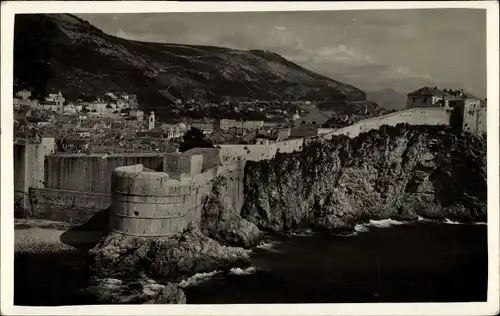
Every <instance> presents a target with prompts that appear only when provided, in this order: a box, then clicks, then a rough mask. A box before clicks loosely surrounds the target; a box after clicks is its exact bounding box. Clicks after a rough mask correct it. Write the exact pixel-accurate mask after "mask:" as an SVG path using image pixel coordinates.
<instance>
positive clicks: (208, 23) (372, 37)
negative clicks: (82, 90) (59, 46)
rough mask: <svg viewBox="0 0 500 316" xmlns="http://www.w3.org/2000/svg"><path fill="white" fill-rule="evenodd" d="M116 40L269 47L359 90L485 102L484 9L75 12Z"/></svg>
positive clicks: (302, 64)
mask: <svg viewBox="0 0 500 316" xmlns="http://www.w3.org/2000/svg"><path fill="white" fill-rule="evenodd" d="M77 15H78V16H79V17H80V18H83V19H85V20H87V21H89V22H90V23H91V24H93V25H94V26H96V27H98V28H100V29H101V30H103V31H104V32H106V33H108V34H111V35H116V36H119V37H123V38H127V39H133V40H141V41H151V42H164V43H179V44H197V45H214V46H224V47H230V48H236V49H244V50H246V49H262V50H269V51H273V52H275V53H278V54H280V55H282V56H283V57H285V58H287V59H289V60H291V61H293V62H295V63H298V64H299V65H301V66H303V67H306V68H308V69H311V70H313V71H316V72H318V73H321V74H323V75H326V76H329V77H331V78H333V79H335V80H338V81H342V82H345V83H349V84H353V85H354V86H356V87H358V88H360V89H362V90H365V91H375V90H380V89H384V88H392V89H395V90H397V91H399V92H402V93H408V92H410V91H412V90H415V89H418V88H420V87H422V86H424V85H429V86H440V87H443V88H450V87H452V88H464V89H465V90H467V91H469V92H471V93H473V94H475V95H477V96H478V97H482V98H484V97H486V11H485V10H479V9H419V10H370V11H313V12H298V11H295V12H237V13H234V12H219V13H141V14H135V13H134V14H132V13H127V14H77Z"/></svg>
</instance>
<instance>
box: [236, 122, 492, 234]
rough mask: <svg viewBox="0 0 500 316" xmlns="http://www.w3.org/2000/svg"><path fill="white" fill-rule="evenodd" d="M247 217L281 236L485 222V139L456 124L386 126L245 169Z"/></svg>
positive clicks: (314, 144) (312, 145)
mask: <svg viewBox="0 0 500 316" xmlns="http://www.w3.org/2000/svg"><path fill="white" fill-rule="evenodd" d="M245 168H246V169H245V180H244V186H245V188H244V190H245V192H246V196H245V204H244V206H243V209H242V211H241V214H242V217H243V218H246V219H247V220H249V221H250V222H253V223H255V224H256V225H257V226H258V227H259V228H260V229H269V230H274V231H281V230H290V229H295V228H297V226H300V225H306V226H309V227H315V228H319V229H325V230H330V231H331V230H339V229H340V230H343V229H350V228H351V229H352V228H353V226H354V224H355V223H356V222H359V221H366V220H368V219H383V218H403V219H413V218H416V217H417V216H422V217H429V218H435V219H443V218H449V219H453V220H458V221H463V222H467V221H485V220H486V205H487V201H486V191H487V190H486V174H487V172H486V142H485V141H484V139H482V138H478V137H476V136H474V135H472V134H468V133H460V132H458V131H456V130H453V129H451V128H449V127H444V126H443V127H441V126H436V127H431V126H408V125H406V124H399V125H398V126H396V127H390V126H384V127H382V128H381V129H380V130H372V131H370V132H368V133H364V134H361V135H360V136H359V137H356V138H354V139H350V138H348V137H346V136H338V137H334V138H333V139H332V140H329V141H327V140H323V141H320V142H314V141H311V142H308V144H307V145H305V147H304V150H303V151H302V152H295V153H290V154H278V155H276V157H275V158H274V159H271V160H268V161H259V162H248V163H247V164H246V167H245Z"/></svg>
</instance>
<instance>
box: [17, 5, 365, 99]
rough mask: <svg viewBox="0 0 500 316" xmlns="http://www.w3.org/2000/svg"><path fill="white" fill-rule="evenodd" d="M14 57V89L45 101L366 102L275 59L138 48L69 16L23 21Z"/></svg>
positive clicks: (219, 50) (209, 49)
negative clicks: (108, 95) (114, 96)
mask: <svg viewBox="0 0 500 316" xmlns="http://www.w3.org/2000/svg"><path fill="white" fill-rule="evenodd" d="M14 54H15V56H16V57H15V60H14V78H15V84H16V85H17V87H18V88H30V89H32V90H34V96H36V97H39V98H40V97H43V95H46V94H47V93H49V92H55V91H56V90H60V91H61V92H62V93H63V94H64V95H66V96H68V97H69V98H73V99H74V98H84V99H85V98H92V97H95V96H97V95H102V94H104V93H105V92H107V91H123V92H127V93H134V94H137V96H138V98H139V101H140V105H141V107H145V108H151V109H153V108H167V107H172V106H174V103H175V99H197V100H221V99H222V98H227V97H229V98H236V99H238V98H252V99H259V100H311V101H324V100H329V101H335V102H339V103H346V104H347V102H349V101H363V100H366V94H365V93H364V92H363V91H362V90H360V89H358V88H356V87H354V86H352V85H349V84H345V83H342V82H339V81H336V80H334V79H332V78H328V77H326V76H324V75H320V74H317V73H315V72H313V71H311V70H308V69H305V68H303V67H301V66H300V65H297V64H295V63H293V62H291V61H289V60H287V59H285V58H284V57H282V56H280V55H278V54H276V53H272V52H266V51H261V50H248V51H243V50H237V49H231V48H225V47H217V46H201V45H183V44H169V43H153V42H141V41H133V40H128V39H123V38H120V37H117V36H113V35H109V34H106V33H104V32H103V31H102V30H100V29H98V28H96V27H94V26H93V25H91V24H90V23H89V22H87V21H85V20H83V19H81V18H79V17H76V16H73V15H70V14H22V15H16V18H15V35H14ZM34 74H36V75H34Z"/></svg>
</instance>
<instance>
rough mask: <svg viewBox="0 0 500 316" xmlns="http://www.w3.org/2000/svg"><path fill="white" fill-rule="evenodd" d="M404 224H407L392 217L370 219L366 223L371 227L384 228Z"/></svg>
mask: <svg viewBox="0 0 500 316" xmlns="http://www.w3.org/2000/svg"><path fill="white" fill-rule="evenodd" d="M404 224H407V223H406V222H401V221H396V220H394V219H390V218H388V219H381V220H373V219H371V220H370V222H369V224H368V225H369V226H371V227H377V228H386V227H391V226H397V225H404Z"/></svg>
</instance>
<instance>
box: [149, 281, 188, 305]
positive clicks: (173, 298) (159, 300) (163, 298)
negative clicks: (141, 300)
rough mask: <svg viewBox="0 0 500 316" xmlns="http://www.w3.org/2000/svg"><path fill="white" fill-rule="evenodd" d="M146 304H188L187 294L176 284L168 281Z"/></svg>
mask: <svg viewBox="0 0 500 316" xmlns="http://www.w3.org/2000/svg"><path fill="white" fill-rule="evenodd" d="M146 304H186V295H185V294H184V291H183V290H181V289H180V288H179V287H178V286H177V285H176V284H174V283H168V284H167V286H165V287H164V288H163V289H162V290H161V292H160V293H159V294H158V295H157V296H156V297H155V298H153V299H151V300H149V301H147V302H146Z"/></svg>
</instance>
